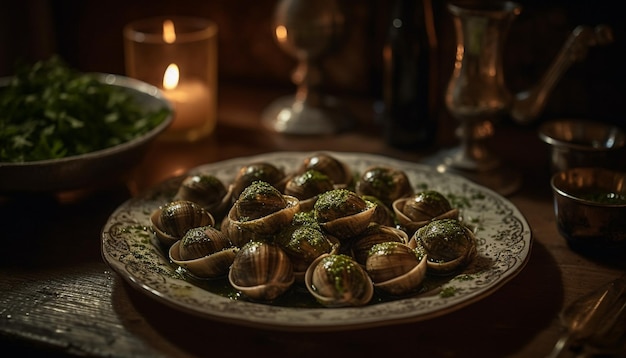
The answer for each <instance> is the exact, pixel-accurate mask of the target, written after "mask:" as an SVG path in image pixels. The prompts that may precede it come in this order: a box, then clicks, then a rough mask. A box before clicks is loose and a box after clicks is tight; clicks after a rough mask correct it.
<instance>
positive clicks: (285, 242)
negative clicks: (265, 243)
mask: <svg viewBox="0 0 626 358" xmlns="http://www.w3.org/2000/svg"><path fill="white" fill-rule="evenodd" d="M274 242H275V243H277V244H278V245H279V246H280V247H281V248H282V249H283V250H284V251H285V253H287V256H289V258H290V259H291V263H292V264H293V269H294V272H295V275H296V280H297V281H300V282H302V281H304V272H305V271H306V269H307V268H308V267H309V265H310V264H311V262H313V260H315V259H316V258H318V257H319V256H320V255H322V254H329V253H335V252H337V250H338V248H339V241H338V240H337V239H335V238H333V237H332V236H327V235H325V234H324V233H323V232H322V231H321V230H320V229H319V228H318V227H315V226H310V225H303V226H291V227H288V228H287V229H285V230H283V231H282V232H281V233H280V234H279V235H278V236H277V237H276V239H275V241H274Z"/></svg>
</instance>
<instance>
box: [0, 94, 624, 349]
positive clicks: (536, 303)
mask: <svg viewBox="0 0 626 358" xmlns="http://www.w3.org/2000/svg"><path fill="white" fill-rule="evenodd" d="M280 94H281V93H275V92H271V91H257V90H255V89H248V88H229V87H225V88H224V89H222V90H221V92H220V113H219V123H218V128H217V130H216V132H215V134H214V135H213V136H212V137H210V138H208V139H206V140H204V141H202V142H200V143H196V144H193V145H172V144H168V143H162V142H156V143H155V144H154V145H153V146H152V147H151V149H150V151H149V152H148V154H147V156H146V158H145V160H144V161H143V163H142V164H141V167H140V168H138V170H137V171H136V172H134V173H133V174H132V176H131V177H130V178H129V181H128V185H124V184H123V183H118V184H114V185H111V186H107V187H105V188H100V190H98V191H87V192H77V193H71V194H65V195H62V196H49V195H19V196H11V197H7V198H4V199H2V200H1V201H0V215H1V216H0V223H1V224H0V228H1V231H0V232H1V234H0V237H1V238H2V240H0V242H2V249H1V250H0V252H1V260H0V339H1V341H0V342H1V345H2V347H3V348H4V349H9V348H16V349H19V350H20V351H21V352H25V353H41V354H46V355H87V356H116V357H158V356H163V357H170V356H176V357H185V356H209V355H214V354H216V353H217V352H230V353H232V354H237V355H238V356H239V355H243V354H250V355H255V354H259V355H260V356H274V357H279V356H296V357H319V356H320V355H321V356H324V355H327V354H329V352H336V353H338V354H343V355H345V354H349V356H355V357H358V356H361V357H364V356H368V357H373V356H381V357H382V356H384V357H393V356H396V357H400V356H403V357H416V356H418V355H419V356H427V357H457V356H459V357H474V356H480V357H503V356H508V357H540V356H545V355H546V354H547V353H549V352H550V350H551V349H552V346H553V344H554V342H555V341H556V340H557V338H558V336H559V334H560V330H561V329H560V325H559V321H558V317H557V315H558V313H559V311H560V310H561V309H562V308H563V307H564V305H566V304H568V303H569V302H571V301H573V300H574V299H575V298H576V297H578V296H579V295H581V294H583V293H585V292H587V291H588V290H590V289H592V288H594V287H596V286H599V285H601V284H604V283H606V282H608V281H610V280H612V279H614V278H616V277H618V276H620V275H621V274H622V273H623V272H624V271H626V263H625V262H621V263H615V262H613V263H611V262H601V261H596V260H594V259H591V258H588V257H585V256H583V255H580V254H578V253H575V252H573V251H571V250H570V249H569V248H568V247H567V245H566V243H565V241H564V239H563V238H562V237H561V236H560V235H559V233H558V232H557V228H556V224H555V218H554V212H553V207H552V205H553V204H552V195H551V192H550V187H549V169H548V159H547V158H548V156H547V155H548V154H547V149H546V148H545V147H544V144H543V143H541V142H540V141H539V139H538V138H537V134H536V129H535V128H533V127H516V126H513V125H508V126H507V125H502V127H501V128H498V129H497V132H496V138H495V139H494V143H493V145H494V146H495V147H496V148H497V150H498V152H499V153H500V154H501V155H502V156H503V158H506V159H507V160H508V162H509V163H511V164H513V165H515V167H517V168H519V169H520V170H521V172H522V173H523V185H522V187H521V188H520V190H518V191H517V192H515V193H513V194H512V195H510V196H509V197H508V198H509V199H510V200H511V201H512V202H513V203H514V204H515V205H516V206H517V207H518V208H519V209H520V211H521V212H522V213H523V215H524V216H525V217H526V219H527V220H528V222H529V224H530V227H531V229H532V235H533V247H532V252H531V255H530V258H529V260H528V263H527V265H526V267H525V268H524V269H523V270H522V271H521V272H520V273H519V275H518V276H516V277H515V278H513V279H512V280H511V281H510V282H508V283H506V284H505V285H504V286H503V287H501V288H500V289H498V290H497V291H495V292H494V293H493V294H491V295H489V296H488V297H486V298H484V299H482V300H480V301H478V302H476V303H473V304H471V305H469V306H467V307H464V308H462V309H459V310H457V311H455V312H452V313H449V314H446V315H444V316H441V317H438V318H433V319H429V320H426V321H421V322H416V323H407V324H400V325H393V326H387V327H380V328H366V329H357V330H351V331H339V332H316V333H310V332H309V333H305V332H283V331H274V330H264V329H254V328H247V327H242V326H238V325H231V324H225V323H218V322H214V321H210V320H206V319H203V318H199V317H196V316H193V315H189V314H186V313H183V312H181V311H179V310H178V309H174V308H171V307H169V306H166V305H163V304H162V303H160V302H157V301H156V300H154V299H153V298H152V297H149V296H147V295H146V294H144V293H143V292H139V291H137V290H136V289H135V288H132V287H130V286H129V285H128V284H127V283H125V281H124V280H123V279H122V278H121V277H119V276H118V275H117V274H116V273H115V272H113V271H112V270H111V269H110V268H109V266H108V265H107V264H106V263H104V261H103V259H102V258H101V253H100V230H101V229H102V227H103V225H104V223H105V222H106V220H107V218H108V216H109V215H110V214H111V213H112V211H113V210H114V209H115V208H116V207H117V206H119V205H121V204H122V203H123V202H124V201H125V200H127V199H128V198H129V197H130V196H131V195H134V194H135V193H137V192H138V191H141V190H144V189H145V188H147V187H150V186H152V185H155V184H157V183H158V182H160V181H161V180H163V179H165V178H167V177H168V176H170V175H174V174H181V173H183V172H184V171H185V170H186V169H188V168H191V167H193V166H196V165H199V164H203V163H207V162H215V161H219V160H224V159H228V158H233V157H239V156H247V155H253V154H259V153H265V152H271V151H283V150H287V151H310V150H318V149H325V150H335V151H354V152H368V153H378V154H383V155H387V156H390V157H396V158H400V159H405V160H412V161H416V162H418V161H421V160H423V159H425V158H426V157H427V155H429V154H430V153H428V152H403V151H399V150H395V149H392V148H390V147H388V146H386V145H385V144H384V143H383V141H382V139H381V137H380V134H379V132H380V131H379V130H377V128H376V125H374V124H373V120H372V102H371V101H368V100H363V99H348V104H349V105H350V106H351V108H352V109H353V112H354V113H355V116H356V117H357V118H358V119H359V120H360V123H361V124H360V125H359V126H358V127H357V128H355V129H354V130H352V131H350V132H347V133H342V134H339V135H336V136H332V137H329V138H324V140H323V141H320V140H319V138H299V137H289V136H283V135H278V134H273V133H268V132H265V131H263V130H262V129H261V127H260V125H259V114H260V112H261V110H262V109H263V108H264V107H265V106H266V105H267V104H268V103H269V102H270V101H271V100H272V99H274V98H276V97H277V96H278V95H280ZM443 130H446V128H444V129H443ZM449 131H450V132H452V130H449ZM444 141H445V140H444ZM219 354H224V353H219ZM333 356H334V355H333Z"/></svg>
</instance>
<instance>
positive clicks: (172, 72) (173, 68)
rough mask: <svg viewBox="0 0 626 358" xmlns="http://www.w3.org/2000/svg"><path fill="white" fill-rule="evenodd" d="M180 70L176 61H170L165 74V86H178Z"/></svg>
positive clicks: (169, 87)
mask: <svg viewBox="0 0 626 358" xmlns="http://www.w3.org/2000/svg"><path fill="white" fill-rule="evenodd" d="M178 77H179V71H178V66H177V65H176V64H175V63H170V65H169V66H167V69H166V70H165V74H164V75H163V88H165V89H166V90H172V89H174V88H176V86H178Z"/></svg>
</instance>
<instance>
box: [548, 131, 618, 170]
mask: <svg viewBox="0 0 626 358" xmlns="http://www.w3.org/2000/svg"><path fill="white" fill-rule="evenodd" d="M539 138H541V140H543V141H544V142H546V143H548V144H549V145H550V147H551V166H552V172H553V173H556V172H559V171H563V170H567V169H570V168H576V167H602V168H610V169H617V168H619V167H620V165H623V163H620V159H621V158H620V154H621V152H622V150H623V148H624V145H625V144H626V135H625V134H624V131H622V130H621V129H620V128H618V127H616V126H613V125H610V124H606V123H601V122H593V121H589V120H582V119H561V120H554V121H550V122H546V123H544V124H542V125H541V127H540V128H539ZM622 157H623V156H622Z"/></svg>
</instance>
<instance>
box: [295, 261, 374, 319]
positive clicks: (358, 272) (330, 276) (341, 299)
mask: <svg viewBox="0 0 626 358" xmlns="http://www.w3.org/2000/svg"><path fill="white" fill-rule="evenodd" d="M304 282H305V285H306V288H307V290H308V291H309V292H310V293H311V295H313V297H314V298H315V299H316V300H317V301H318V302H319V303H321V304H322V305H324V306H326V307H346V306H363V305H366V304H367V303H369V302H370V300H371V299H372V296H373V295H374V285H373V283H372V280H371V279H370V277H369V276H368V274H367V272H365V269H363V268H362V267H361V265H359V264H358V263H357V262H356V261H354V260H353V259H352V258H351V257H350V256H348V255H344V254H323V255H321V256H319V257H318V258H317V259H315V261H313V262H312V263H311V265H310V266H309V268H308V269H307V271H306V273H305V276H304Z"/></svg>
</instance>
